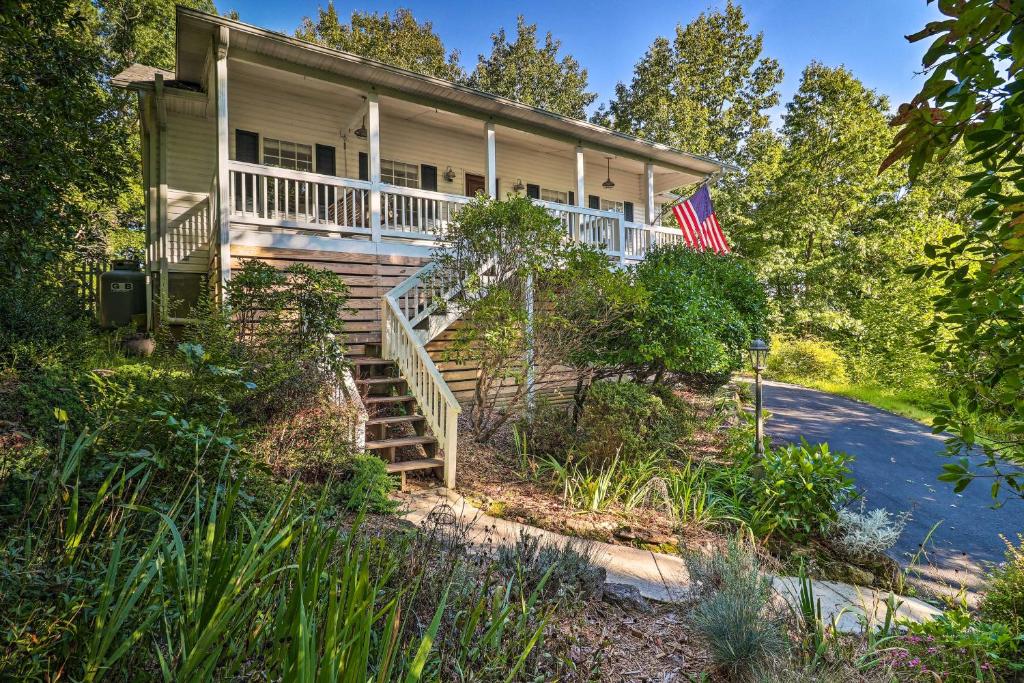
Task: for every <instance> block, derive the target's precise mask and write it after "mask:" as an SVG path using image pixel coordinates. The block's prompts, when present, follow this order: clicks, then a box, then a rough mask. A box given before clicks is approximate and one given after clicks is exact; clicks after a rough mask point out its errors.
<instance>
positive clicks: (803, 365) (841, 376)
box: [766, 339, 846, 383]
mask: <svg viewBox="0 0 1024 683" xmlns="http://www.w3.org/2000/svg"><path fill="white" fill-rule="evenodd" d="M766 374H767V375H768V376H769V377H771V378H773V379H781V380H786V381H791V382H799V381H802V380H824V381H827V382H836V383H842V382H845V381H846V366H845V364H844V363H843V358H842V356H840V355H839V353H838V352H837V351H836V350H835V348H834V347H833V346H832V345H831V344H829V343H828V342H823V341H818V340H816V339H788V340H787V339H779V340H776V341H775V343H774V344H772V350H771V352H770V353H769V354H768V371H767V373H766Z"/></svg>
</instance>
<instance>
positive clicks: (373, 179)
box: [366, 90, 381, 242]
mask: <svg viewBox="0 0 1024 683" xmlns="http://www.w3.org/2000/svg"><path fill="white" fill-rule="evenodd" d="M366 129H367V139H368V142H369V143H370V154H369V157H370V158H369V162H370V239H372V240H373V241H374V242H380V210H381V206H380V98H379V97H378V96H377V93H376V92H374V91H373V90H371V91H370V92H369V93H367V98H366Z"/></svg>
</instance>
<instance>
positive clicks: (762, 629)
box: [686, 541, 789, 678]
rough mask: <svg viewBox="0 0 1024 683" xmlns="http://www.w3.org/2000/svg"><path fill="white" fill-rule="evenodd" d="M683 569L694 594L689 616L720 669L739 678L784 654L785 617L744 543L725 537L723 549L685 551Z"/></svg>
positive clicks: (770, 587) (769, 585) (755, 558)
mask: <svg viewBox="0 0 1024 683" xmlns="http://www.w3.org/2000/svg"><path fill="white" fill-rule="evenodd" d="M686 568H687V570H688V571H689V574H690V579H691V581H692V582H693V584H694V587H695V597H697V598H698V599H699V602H698V604H697V606H696V608H694V610H693V613H692V614H691V619H692V620H693V624H694V626H695V627H696V628H697V630H698V631H700V633H701V634H702V635H704V637H705V638H707V640H708V645H709V646H710V648H711V653H712V656H713V657H714V660H715V662H716V663H717V664H718V665H719V666H720V667H721V668H723V669H725V670H726V671H727V672H728V673H729V674H730V675H731V676H735V677H738V678H744V677H748V676H751V675H754V674H755V672H757V671H758V670H760V669H761V668H762V667H764V666H766V665H767V664H769V663H770V662H773V661H775V660H778V659H780V658H782V657H783V656H785V654H786V652H787V649H788V646H789V643H788V641H787V639H786V636H785V632H784V630H783V626H784V623H785V618H784V615H783V613H782V611H781V610H779V609H777V608H776V606H775V604H774V603H773V600H772V581H771V578H770V577H769V576H767V575H765V574H763V573H762V572H761V569H760V565H759V562H758V560H757V556H756V555H755V554H754V553H753V552H752V551H751V550H750V549H749V548H747V547H746V546H744V545H742V544H741V543H739V542H737V541H730V542H729V545H728V547H727V549H726V550H725V552H721V551H718V552H714V553H712V554H710V555H702V554H696V553H694V554H691V555H688V556H687V557H686Z"/></svg>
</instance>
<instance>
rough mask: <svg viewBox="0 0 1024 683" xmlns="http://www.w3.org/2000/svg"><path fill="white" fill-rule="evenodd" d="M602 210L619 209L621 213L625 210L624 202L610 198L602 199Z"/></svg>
mask: <svg viewBox="0 0 1024 683" xmlns="http://www.w3.org/2000/svg"><path fill="white" fill-rule="evenodd" d="M601 210H602V211H618V212H619V213H622V211H623V206H622V202H616V201H612V200H610V199H602V200H601Z"/></svg>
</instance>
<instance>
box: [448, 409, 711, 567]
mask: <svg viewBox="0 0 1024 683" xmlns="http://www.w3.org/2000/svg"><path fill="white" fill-rule="evenodd" d="M683 396H684V398H685V400H686V401H687V402H688V403H690V404H691V405H693V406H694V409H695V413H696V417H697V419H696V421H695V422H696V424H697V425H698V428H697V429H696V430H695V431H694V432H693V433H692V434H691V435H690V436H689V437H688V438H687V441H686V444H685V446H684V447H685V449H686V452H687V454H689V455H690V457H691V458H692V459H693V460H694V461H695V462H708V463H715V464H718V465H722V464H725V463H723V461H722V459H721V458H722V456H721V453H722V451H723V448H724V444H723V442H724V435H723V433H722V431H721V430H720V428H719V423H718V422H717V421H716V420H715V415H714V413H715V404H714V401H713V400H712V399H710V398H709V397H706V396H700V395H696V394H684V395H683ZM460 431H461V432H462V433H463V434H468V429H465V425H463V424H461V423H460ZM458 478H459V484H458V488H459V492H460V493H461V494H462V495H463V496H464V497H465V498H466V499H467V500H469V502H470V503H472V504H473V505H474V506H476V507H478V508H479V509H480V510H483V511H484V512H486V513H487V514H489V515H491V516H493V517H499V518H502V519H508V520H512V521H516V522H519V523H522V524H529V525H531V526H536V527H539V528H541V529H546V530H548V531H554V532H557V533H561V534H565V535H567V536H575V537H579V538H585V539H588V540H593V541H602V542H605V543H612V544H617V545H630V546H634V547H641V548H645V549H648V550H655V551H662V552H669V553H676V552H679V551H682V550H685V549H687V548H706V547H708V546H714V547H721V546H723V545H724V536H723V535H721V534H719V533H717V532H716V531H714V530H711V529H709V528H708V527H707V526H706V525H703V524H699V523H692V522H687V523H682V524H681V523H679V521H678V520H677V519H676V518H675V516H674V515H673V514H671V511H670V510H668V509H666V506H665V505H664V504H662V503H663V501H659V500H658V499H657V496H656V495H655V496H652V497H651V500H650V501H649V504H647V505H642V506H637V507H634V508H632V509H626V508H625V507H624V506H623V505H621V504H619V503H616V502H611V503H609V504H608V505H607V506H606V507H604V508H603V509H601V510H597V511H591V510H586V509H580V508H579V507H575V506H573V505H571V504H569V503H568V502H566V501H565V500H564V498H563V495H562V491H560V490H558V489H557V487H556V486H555V485H553V483H552V482H551V481H550V480H549V479H548V478H545V477H543V476H530V475H529V473H528V472H526V471H525V470H524V468H523V466H522V463H521V461H520V459H519V458H518V456H517V452H516V444H515V437H514V434H513V428H512V427H511V426H507V427H506V428H504V429H502V430H501V431H500V432H499V433H497V434H495V436H494V437H493V438H492V439H491V441H490V443H487V444H481V443H476V442H474V441H472V440H471V439H470V438H468V437H467V438H465V439H462V440H460V444H459V470H458Z"/></svg>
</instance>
